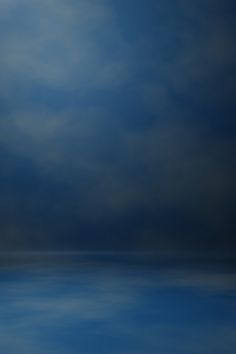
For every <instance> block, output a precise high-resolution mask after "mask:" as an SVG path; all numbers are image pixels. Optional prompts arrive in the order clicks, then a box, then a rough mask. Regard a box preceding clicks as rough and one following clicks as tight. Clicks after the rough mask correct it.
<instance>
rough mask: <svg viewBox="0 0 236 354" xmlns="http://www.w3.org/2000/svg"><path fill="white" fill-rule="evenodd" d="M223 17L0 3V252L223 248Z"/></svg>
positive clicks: (69, 0)
mask: <svg viewBox="0 0 236 354" xmlns="http://www.w3.org/2000/svg"><path fill="white" fill-rule="evenodd" d="M235 15H236V5H235V2H234V1H229V0H228V1H227V0H226V1H223V0H214V1H213V0H193V1H191V2H190V1H187V0H179V1H174V0H168V1H167V0H159V1H154V0H146V1H144V0H136V1H133V0H128V1H127V0H126V1H125V0H120V1H115V0H107V1H106V0H77V1H75V0H41V1H39V0H22V1H20V2H18V1H17V0H3V1H1V4H0V51H1V56H0V77H1V80H0V116H1V119H0V162H1V169H0V196H1V198H0V249H1V250H3V251H4V250H32V249H37V250H39V249H40V250H41V249H50V250H71V249H73V250H74V249H78V250H81V249H83V250H84V249H88V250H165V251H178V250H180V251H183V250H191V251H196V252H197V251H210V250H212V251H225V252H228V251H234V250H235V231H236V230H235V229H236V228H235V221H234V203H235V196H236V190H235V189H236V188H235V180H236V169H235V151H236V150H235V147H236V146H235V145H236V143H235V137H236V127H235V126H236V125H235V117H236V100H235V92H236V59H235V58H236V45H235V36H236V28H235V27H236V25H235V23H236V22H235Z"/></svg>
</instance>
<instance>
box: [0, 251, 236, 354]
mask: <svg viewBox="0 0 236 354" xmlns="http://www.w3.org/2000/svg"><path fill="white" fill-rule="evenodd" d="M4 257H5V258H4ZM118 258H119V257H116V258H115V257H113V256H110V257H107V258H106V259H103V260H102V259H101V257H100V258H99V257H97V258H96V257H95V256H93V257H87V256H83V257H81V258H80V259H78V257H75V256H74V257H73V256H69V255H68V256H57V257H54V258H53V257H52V256H47V257H42V256H40V255H37V256H36V255H34V256H32V257H31V258H30V257H28V256H27V257H26V256H21V257H20V256H19V255H18V256H14V257H13V256H12V257H9V255H5V256H1V267H0V353H3V354H15V353H17V354H28V353H29V354H49V353H57V354H70V353H71V354H74V353H76V354H78V353H81V354H87V353H89V354H93V353H101V354H105V353H106V354H113V353H115V354H157V353H160V354H172V353H173V354H177V353H179V354H192V353H194V354H198V353H199V354H200V353H201V354H204V353H212V354H217V353H219V354H222V353H224V354H235V352H236V281H235V280H236V277H235V274H236V273H235V272H234V271H233V270H232V267H226V266H223V265H222V264H220V265H219V266H217V265H216V264H214V266H213V265H212V264H207V263H206V262H205V263H204V262H202V263H201V264H190V263H188V264H185V262H182V263H181V262H179V263H178V262H171V261H168V262H167V261H166V262H163V261H159V262H156V264H154V262H150V263H149V264H147V263H145V262H144V261H143V262H138V260H137V259H133V261H132V260H130V258H129V259H128V258H127V259H123V260H122V259H120V260H119V259H118Z"/></svg>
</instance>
